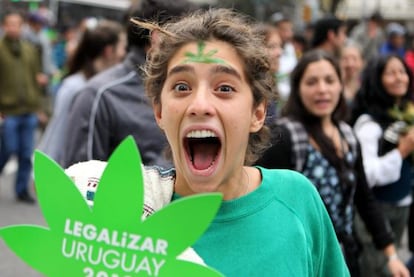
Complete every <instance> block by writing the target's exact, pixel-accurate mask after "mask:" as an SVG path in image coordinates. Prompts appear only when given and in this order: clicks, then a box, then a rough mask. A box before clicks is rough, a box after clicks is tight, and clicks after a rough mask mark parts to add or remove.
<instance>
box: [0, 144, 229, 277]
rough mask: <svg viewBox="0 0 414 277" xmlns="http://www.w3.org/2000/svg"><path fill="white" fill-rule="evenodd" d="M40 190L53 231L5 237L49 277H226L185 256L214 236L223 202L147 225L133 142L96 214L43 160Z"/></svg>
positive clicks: (205, 200) (110, 173) (208, 199)
mask: <svg viewBox="0 0 414 277" xmlns="http://www.w3.org/2000/svg"><path fill="white" fill-rule="evenodd" d="M34 171H35V183H36V190H37V193H38V199H39V204H40V206H41V210H42V212H43V215H44V217H45V219H46V222H47V224H48V227H42V226H34V225H33V226H32V225H19V226H8V227H5V228H1V229H0V237H1V238H2V239H3V240H4V241H5V243H6V244H7V245H8V247H9V248H10V249H11V250H12V251H14V252H15V253H16V255H18V256H19V257H20V258H21V259H22V260H24V261H25V262H26V263H27V264H29V265H30V266H31V267H33V268H34V269H36V270H38V271H39V272H41V273H43V274H44V275H45V276H51V277H62V276H68V277H69V276H70V277H74V276H75V277H76V276H87V277H92V276H97V277H127V276H128V277H132V276H222V275H221V274H220V273H218V272H217V271H215V270H214V269H212V268H209V267H206V266H203V265H199V264H195V263H191V262H188V261H183V260H178V259H177V256H178V255H179V254H181V253H182V252H183V251H184V250H185V249H186V248H188V247H189V246H191V245H192V244H194V243H195V241H196V240H197V239H198V238H199V237H200V236H201V235H202V233H203V232H204V231H205V230H206V229H207V227H208V226H209V224H210V222H211V220H212V219H213V218H214V216H215V214H216V212H217V209H218V207H219V205H220V202H221V195H220V194H215V193H213V194H202V195H195V196H191V197H186V198H183V199H180V200H178V201H174V202H173V203H171V204H169V205H168V206H166V207H164V208H163V209H161V210H159V211H157V212H155V213H154V214H153V215H151V216H150V217H149V218H147V219H141V217H142V213H143V202H144V199H143V198H144V197H143V195H144V194H143V172H142V171H141V158H140V155H139V152H138V149H137V148H136V144H135V142H134V140H133V139H132V138H131V137H128V138H127V139H125V140H124V141H123V142H122V143H121V145H120V146H119V147H118V148H117V149H116V150H115V152H114V153H113V155H112V156H111V158H110V160H109V162H108V165H107V166H106V168H105V170H104V172H103V175H102V178H101V180H100V182H99V187H98V190H97V191H96V194H95V197H94V205H93V207H92V208H91V207H89V206H88V205H87V203H86V201H85V199H84V198H83V196H82V195H81V193H80V192H79V190H78V189H77V188H76V186H75V185H74V184H73V182H72V180H71V179H70V178H69V177H68V176H67V175H66V174H65V172H64V171H63V169H62V168H60V167H59V165H57V164H56V163H55V162H53V161H52V160H50V159H49V158H48V157H47V156H46V155H44V154H42V153H41V152H36V153H35V164H34Z"/></svg>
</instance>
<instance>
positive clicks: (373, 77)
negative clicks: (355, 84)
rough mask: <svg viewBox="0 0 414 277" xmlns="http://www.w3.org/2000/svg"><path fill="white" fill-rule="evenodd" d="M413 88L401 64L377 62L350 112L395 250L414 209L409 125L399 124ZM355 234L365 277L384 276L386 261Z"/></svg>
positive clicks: (413, 136) (413, 146)
mask: <svg viewBox="0 0 414 277" xmlns="http://www.w3.org/2000/svg"><path fill="white" fill-rule="evenodd" d="M412 85H413V77H412V75H411V74H410V70H409V68H408V66H407V65H406V64H405V62H404V61H403V59H402V58H400V57H399V56H397V55H389V56H381V57H378V58H377V59H375V60H373V61H371V62H370V63H369V64H368V65H367V67H366V68H365V69H364V72H363V78H362V83H361V90H360V92H359V93H358V95H357V98H356V100H355V109H354V112H353V117H354V118H355V119H356V122H355V125H354V130H355V134H356V136H357V137H358V140H359V141H360V144H361V149H362V154H363V157H364V167H365V174H366V176H367V181H368V184H369V186H370V187H372V190H373V192H374V194H375V196H376V198H377V199H378V200H379V203H380V204H381V207H382V210H383V211H384V213H385V216H386V218H387V219H388V221H389V223H390V225H391V228H392V230H393V232H394V234H395V241H396V243H397V245H399V244H400V241H401V237H402V234H403V231H404V228H405V227H406V224H407V219H408V215H409V206H410V204H411V203H412V196H411V182H412V179H413V176H412V167H413V160H412V159H411V158H412V155H411V154H412V153H414V128H413V126H412V124H413V123H411V126H410V123H408V124H407V126H404V124H406V123H407V122H404V120H403V119H401V118H398V113H399V112H402V113H406V112H409V109H410V108H409V106H410V105H411V106H412V105H413V103H412V98H411V97H412V89H413V87H412ZM413 113H414V112H413ZM358 234H359V235H360V237H361V240H362V242H363V246H364V251H363V255H362V258H363V261H364V264H365V265H366V266H365V267H364V272H366V273H367V274H368V275H367V276H374V275H375V276H385V273H383V269H382V268H381V266H382V265H383V264H384V263H383V261H384V257H383V256H382V255H381V253H377V251H376V250H375V248H373V246H372V243H371V242H370V240H369V238H367V236H366V230H365V228H364V226H363V225H362V224H358ZM373 274H374V275H373Z"/></svg>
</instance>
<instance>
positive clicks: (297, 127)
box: [276, 117, 309, 172]
mask: <svg viewBox="0 0 414 277" xmlns="http://www.w3.org/2000/svg"><path fill="white" fill-rule="evenodd" d="M276 123H277V124H278V125H281V126H284V127H286V129H287V130H288V131H289V133H290V139H291V142H292V152H293V155H292V164H294V165H295V170H296V171H299V172H301V171H302V169H303V166H304V165H305V161H306V151H307V147H308V145H309V137H308V134H307V133H306V130H305V128H304V127H303V125H302V123H300V122H299V121H296V120H294V119H291V118H288V117H282V118H279V119H277V120H276Z"/></svg>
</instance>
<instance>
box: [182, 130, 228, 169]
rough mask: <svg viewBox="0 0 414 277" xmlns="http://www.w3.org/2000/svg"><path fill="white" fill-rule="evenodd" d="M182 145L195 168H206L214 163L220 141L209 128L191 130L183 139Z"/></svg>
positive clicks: (219, 147)
mask: <svg viewBox="0 0 414 277" xmlns="http://www.w3.org/2000/svg"><path fill="white" fill-rule="evenodd" d="M184 146H185V149H186V152H187V156H188V157H189V159H190V161H191V164H192V165H193V167H194V168H195V169H196V170H206V169H208V168H210V167H212V166H213V165H214V162H215V161H216V159H217V157H218V154H219V152H220V149H221V141H220V139H219V138H218V137H217V135H216V134H215V133H214V132H212V131H210V130H197V131H191V132H190V133H188V134H187V136H186V137H185V139H184Z"/></svg>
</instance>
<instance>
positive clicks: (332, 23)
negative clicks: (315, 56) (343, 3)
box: [311, 16, 347, 59]
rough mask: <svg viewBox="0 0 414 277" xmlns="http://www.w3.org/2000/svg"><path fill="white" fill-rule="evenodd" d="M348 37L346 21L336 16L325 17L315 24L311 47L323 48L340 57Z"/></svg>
mask: <svg viewBox="0 0 414 277" xmlns="http://www.w3.org/2000/svg"><path fill="white" fill-rule="evenodd" d="M346 39H347V35H346V22H345V21H343V20H341V19H339V18H337V17H335V16H328V17H324V18H321V19H319V20H317V21H316V22H315V23H314V25H313V38H312V42H311V48H312V49H322V50H324V51H326V52H328V53H330V54H331V55H333V56H334V57H335V58H338V59H339V56H340V51H341V49H342V47H343V46H344V44H345V41H346Z"/></svg>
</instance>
